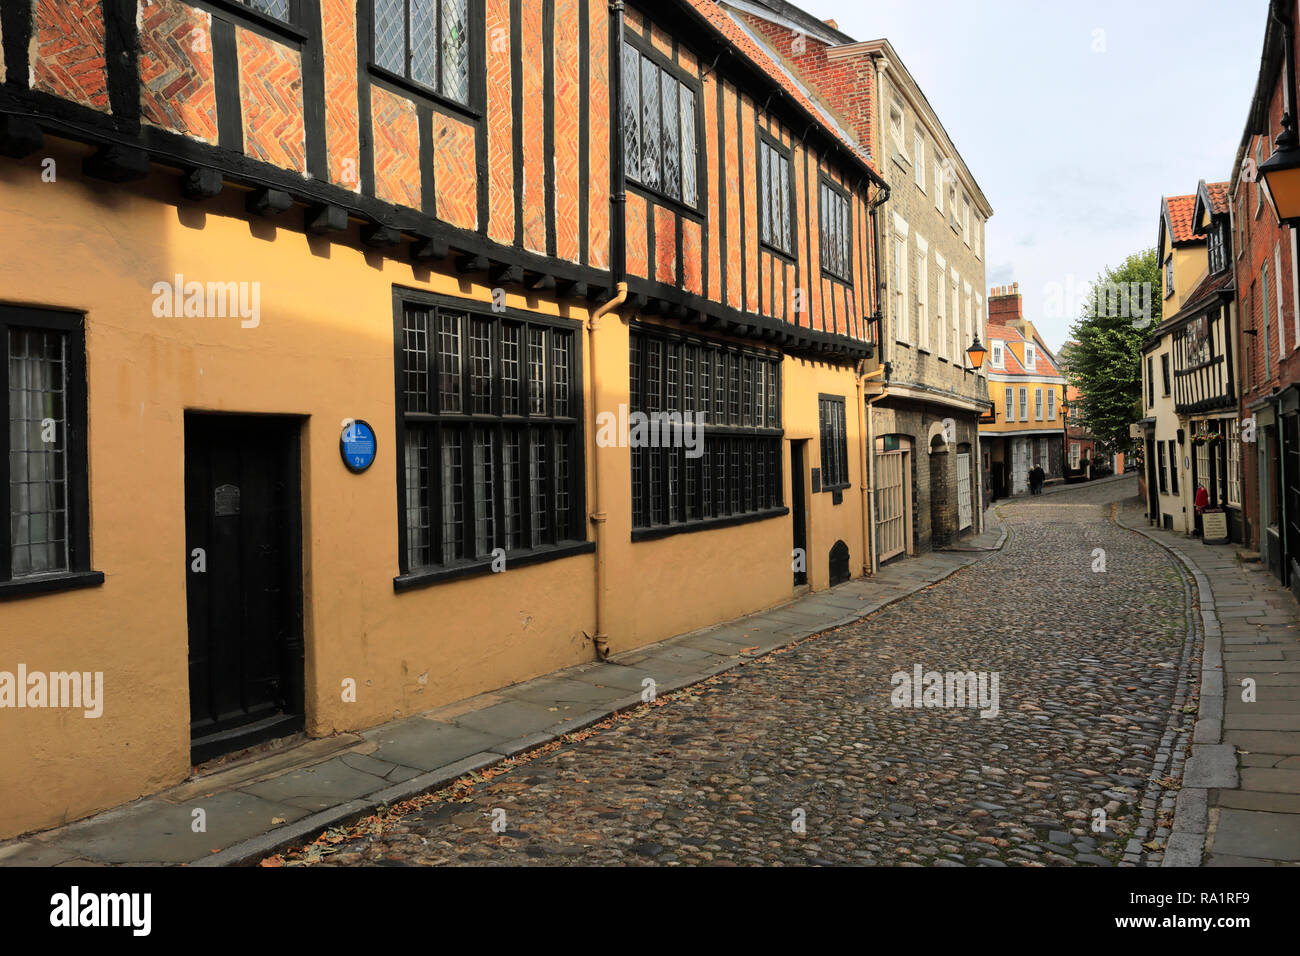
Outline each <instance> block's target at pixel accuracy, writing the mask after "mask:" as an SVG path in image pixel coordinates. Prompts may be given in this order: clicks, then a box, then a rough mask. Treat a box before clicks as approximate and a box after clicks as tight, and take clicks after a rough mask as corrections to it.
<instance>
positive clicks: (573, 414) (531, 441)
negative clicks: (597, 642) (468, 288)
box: [397, 302, 586, 573]
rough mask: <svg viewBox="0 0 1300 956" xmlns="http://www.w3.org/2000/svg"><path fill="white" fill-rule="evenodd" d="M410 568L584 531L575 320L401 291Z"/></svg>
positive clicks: (470, 560) (557, 542) (400, 377)
mask: <svg viewBox="0 0 1300 956" xmlns="http://www.w3.org/2000/svg"><path fill="white" fill-rule="evenodd" d="M398 341H399V343H400V345H401V350H402V362H401V365H400V367H399V368H398V369H397V381H398V384H399V386H400V387H401V391H402V404H401V407H400V409H399V415H400V424H401V431H402V442H403V455H404V467H403V468H402V470H401V474H402V485H403V487H402V494H401V498H400V500H401V501H402V525H401V531H402V555H401V568H402V571H403V573H409V572H416V571H421V570H437V569H446V568H454V567H458V566H465V565H468V566H473V565H475V564H482V565H485V566H486V565H490V563H491V561H492V558H493V556H494V552H497V549H500V550H501V551H503V552H504V553H505V555H506V559H507V561H508V560H509V558H510V556H511V555H512V554H513V553H530V552H534V551H539V550H545V549H548V548H554V547H557V546H561V545H566V544H573V543H581V542H583V541H585V538H586V535H585V529H584V527H583V524H582V522H581V520H580V519H581V511H582V507H581V504H580V502H581V501H582V498H583V491H582V480H583V473H584V472H583V463H582V447H583V446H582V438H581V434H582V433H581V419H580V412H579V409H580V405H581V393H580V389H581V376H580V375H579V370H578V367H577V365H578V357H577V356H578V352H577V351H576V350H577V347H578V343H577V340H576V339H575V332H574V330H573V329H572V328H569V327H567V326H564V325H560V324H554V323H550V322H538V321H535V320H533V319H532V318H528V317H522V316H520V317H516V316H514V315H507V316H498V315H482V314H478V313H477V312H474V311H471V310H467V309H464V308H459V307H455V306H453V305H450V304H431V303H425V302H406V303H403V305H402V314H401V330H400V333H399V339H398Z"/></svg>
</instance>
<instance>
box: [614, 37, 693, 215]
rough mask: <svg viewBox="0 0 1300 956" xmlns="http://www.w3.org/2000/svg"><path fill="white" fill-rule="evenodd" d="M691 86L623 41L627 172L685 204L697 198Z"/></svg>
mask: <svg viewBox="0 0 1300 956" xmlns="http://www.w3.org/2000/svg"><path fill="white" fill-rule="evenodd" d="M696 123H697V115H696V105H695V90H694V88H693V87H691V86H690V85H689V84H687V83H686V82H684V81H683V80H681V79H679V77H678V76H677V74H676V73H674V72H673V71H670V70H669V69H667V68H666V67H663V66H660V65H659V64H658V63H657V62H655V60H653V59H651V57H650V56H648V55H646V54H644V53H641V52H640V51H639V50H638V49H637V48H636V47H634V46H633V45H632V44H630V43H625V44H624V45H623V158H624V162H625V164H626V171H627V176H628V178H629V179H631V180H633V181H634V182H637V183H640V184H641V185H642V186H644V187H646V188H647V189H652V190H654V191H655V192H658V193H662V194H663V195H665V196H668V197H669V198H671V199H675V200H678V201H679V202H682V203H685V204H686V205H688V206H695V205H696V204H697V203H698V201H699V184H698V179H697V175H698V169H699V142H698V137H697V135H696V132H697V126H696Z"/></svg>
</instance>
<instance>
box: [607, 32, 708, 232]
mask: <svg viewBox="0 0 1300 956" xmlns="http://www.w3.org/2000/svg"><path fill="white" fill-rule="evenodd" d="M623 44H624V46H626V47H629V48H631V49H632V50H635V51H636V53H637V54H638V55H639V56H641V57H643V58H645V59H647V60H649V61H650V62H651V63H652V64H653V65H654V66H656V67H658V68H659V70H660V72H661V73H663V72H667V73H668V74H669V75H671V76H672V78H673V79H674V80H676V81H677V82H678V83H679V84H681V85H682V86H685V87H686V88H687V89H689V90H690V91H691V95H692V96H693V97H694V100H695V102H694V111H695V201H694V202H687V201H686V200H685V199H683V198H682V196H681V195H677V196H674V195H673V194H672V193H670V192H668V191H666V190H665V189H663V188H661V186H656V185H647V184H646V183H645V182H644V181H643V178H642V176H641V175H640V169H639V168H638V169H637V171H636V173H635V175H634V174H633V172H632V171H631V170H629V169H627V147H626V144H627V130H626V128H625V124H624V122H623V117H619V120H618V135H620V136H622V137H623V143H624V149H623V156H624V168H625V176H624V179H625V180H626V182H627V186H628V188H630V189H632V190H633V191H635V192H638V193H641V194H643V195H645V196H647V197H649V198H651V199H653V200H654V201H656V202H659V203H663V204H666V205H668V206H671V207H672V208H674V209H677V210H678V211H681V212H685V213H688V214H689V215H691V216H693V217H694V218H696V219H697V220H699V219H703V216H704V201H705V198H706V197H705V196H704V195H703V193H704V192H705V190H704V189H703V184H704V175H703V174H704V173H705V172H706V171H707V167H706V164H707V162H708V159H707V155H706V152H705V145H706V144H705V135H706V132H705V129H704V84H703V83H702V82H701V81H700V79H699V78H698V77H694V76H691V74H690V73H688V72H686V70H685V69H683V68H682V67H681V66H679V65H678V64H676V63H674V62H673V61H672V60H670V59H668V58H667V57H666V56H664V55H663V53H661V52H660V51H659V50H658V49H656V48H655V47H654V45H653V44H651V43H649V42H647V41H646V40H645V39H643V38H642V37H640V36H637V35H636V34H633V33H628V34H626V35H625V36H624V37H623ZM622 55H623V51H622V50H620V51H619V56H622ZM624 72H626V71H624ZM637 89H638V100H637V102H638V109H637V113H636V116H637V143H638V144H640V143H641V142H642V136H641V133H642V125H641V117H642V115H643V113H642V111H641V109H640V92H639V91H640V79H639V76H638V81H637ZM660 89H661V90H662V86H661V87H660ZM679 97H680V94H679ZM659 104H660V105H659V109H660V123H661V130H660V133H661V137H662V116H663V112H662V111H663V96H662V93H661V94H660V98H659ZM626 106H627V104H626V103H625V104H624V108H625V109H626ZM680 108H681V107H680V98H679V106H678V110H679V112H678V118H679V122H680V116H681V114H680ZM678 139H679V141H678V152H679V156H678V170H677V172H678V184H679V186H680V185H681V184H682V183H683V182H684V181H685V177H684V176H683V175H682V170H683V168H684V167H683V166H682V162H681V156H682V155H684V153H683V151H682V150H681V142H680V135H679V138H678ZM662 157H663V153H662V151H661V152H660V168H661V172H662V166H663V158H662ZM639 162H640V159H639V158H638V164H639ZM660 182H661V183H662V178H661V180H660Z"/></svg>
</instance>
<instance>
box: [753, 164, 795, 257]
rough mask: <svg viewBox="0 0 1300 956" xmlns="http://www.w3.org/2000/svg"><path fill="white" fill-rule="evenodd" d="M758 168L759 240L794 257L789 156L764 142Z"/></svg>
mask: <svg viewBox="0 0 1300 956" xmlns="http://www.w3.org/2000/svg"><path fill="white" fill-rule="evenodd" d="M758 167H759V169H758V179H759V192H758V198H759V213H760V222H761V228H760V233H759V237H760V238H761V239H762V240H763V242H764V243H765V244H766V245H768V246H770V247H771V248H773V249H776V250H778V251H780V252H784V253H785V254H786V255H794V241H793V238H792V237H793V236H794V205H793V194H792V193H791V192H790V180H791V172H790V170H791V169H792V168H793V166H792V163H791V161H790V155H789V153H787V152H786V151H785V150H784V149H782V148H781V147H780V146H777V145H776V144H774V143H770V142H768V141H767V140H766V139H761V140H759V144H758Z"/></svg>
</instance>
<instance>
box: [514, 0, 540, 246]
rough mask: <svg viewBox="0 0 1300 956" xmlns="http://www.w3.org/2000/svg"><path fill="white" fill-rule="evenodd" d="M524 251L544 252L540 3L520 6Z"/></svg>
mask: <svg viewBox="0 0 1300 956" xmlns="http://www.w3.org/2000/svg"><path fill="white" fill-rule="evenodd" d="M522 10H523V22H522V23H521V24H520V27H521V34H520V35H521V36H522V38H523V39H522V43H523V49H522V50H520V51H519V55H520V56H521V57H522V58H523V85H524V89H523V110H524V248H526V249H529V250H531V251H533V252H541V253H545V252H546V185H545V184H546V129H545V125H546V124H545V122H544V120H545V112H544V110H545V100H546V84H545V78H544V71H545V67H544V65H543V64H544V63H545V58H544V53H545V51H544V49H543V47H542V4H540V3H525V4H523V5H522Z"/></svg>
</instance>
